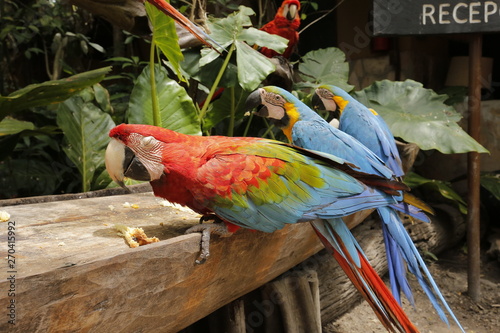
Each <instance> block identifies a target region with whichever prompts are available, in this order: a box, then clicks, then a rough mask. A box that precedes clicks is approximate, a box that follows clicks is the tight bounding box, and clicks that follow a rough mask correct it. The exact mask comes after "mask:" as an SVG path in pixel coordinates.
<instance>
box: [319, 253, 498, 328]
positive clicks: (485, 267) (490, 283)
mask: <svg viewBox="0 0 500 333" xmlns="http://www.w3.org/2000/svg"><path fill="white" fill-rule="evenodd" d="M428 266H429V269H430V271H431V273H432V275H433V277H434V279H435V280H436V282H437V284H438V285H439V286H440V289H441V291H442V293H443V295H444V296H445V298H446V300H447V301H448V304H449V305H450V307H451V308H452V310H453V312H454V313H455V315H456V316H457V318H458V320H459V321H460V323H461V324H462V326H463V327H464V329H465V331H466V332H468V333H494V332H500V262H499V261H497V260H493V259H491V258H489V257H487V256H486V255H485V254H484V253H482V256H481V299H480V301H479V302H474V301H472V300H471V299H470V298H469V297H468V296H467V255H466V254H465V253H464V251H463V249H462V248H455V249H452V250H449V251H446V252H444V253H442V254H440V255H439V260H438V261H436V262H434V263H432V264H429V265H428ZM411 284H412V287H413V290H418V291H415V292H414V293H415V294H416V295H415V301H416V309H413V308H412V307H411V305H409V303H408V302H406V304H405V305H404V308H405V310H406V311H407V313H408V316H409V317H410V319H411V320H412V321H413V323H414V324H416V326H417V327H418V328H419V330H420V332H422V333H424V332H426V333H441V332H450V333H455V332H461V331H460V329H459V328H458V327H457V326H456V325H455V324H453V323H451V326H450V327H448V326H447V325H446V324H445V323H443V322H442V321H441V320H440V319H439V317H438V316H437V314H436V312H435V311H434V308H433V307H432V306H431V305H430V303H429V302H428V300H427V297H426V296H425V294H423V292H421V291H420V288H417V285H418V282H416V280H415V279H413V280H412V281H411ZM324 332H325V333H350V332H363V333H371V332H376V333H378V332H380V333H382V332H387V331H386V330H385V328H384V327H383V326H382V325H381V324H380V322H379V321H378V319H377V317H376V316H375V314H374V313H373V311H372V310H371V308H370V306H369V305H368V304H367V303H366V302H362V303H360V304H359V305H358V306H357V307H355V308H354V309H353V310H352V311H351V312H349V313H347V314H346V315H344V316H342V317H341V318H340V319H338V320H336V321H335V322H332V323H330V324H328V325H327V326H326V327H325V330H324Z"/></svg>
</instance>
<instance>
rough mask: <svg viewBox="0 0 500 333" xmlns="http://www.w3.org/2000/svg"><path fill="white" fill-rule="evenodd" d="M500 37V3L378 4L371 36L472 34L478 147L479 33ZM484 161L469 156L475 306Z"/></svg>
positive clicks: (472, 103) (425, 0)
mask: <svg viewBox="0 0 500 333" xmlns="http://www.w3.org/2000/svg"><path fill="white" fill-rule="evenodd" d="M493 31H500V0H487V1H484V0H482V1H474V2H464V1H460V0H421V1H415V0H413V1H412V0H374V2H373V34H374V35H375V36H390V35H428V34H452V33H473V34H471V39H470V41H469V103H468V110H469V122H468V127H469V134H470V136H471V137H472V138H474V139H475V140H477V141H479V133H480V127H481V56H482V55H481V54H482V35H481V32H493ZM480 171H481V168H480V158H479V153H477V152H470V153H468V160H467V180H468V181H467V184H468V190H469V193H468V200H467V203H468V214H467V248H468V258H467V264H468V267H467V290H468V294H469V296H470V297H471V299H473V300H474V301H478V300H479V298H480V295H481V287H480V270H481V267H480V232H479V231H480V221H479V219H480V214H479V209H480V201H479V199H480V197H479V192H480V186H481V185H480Z"/></svg>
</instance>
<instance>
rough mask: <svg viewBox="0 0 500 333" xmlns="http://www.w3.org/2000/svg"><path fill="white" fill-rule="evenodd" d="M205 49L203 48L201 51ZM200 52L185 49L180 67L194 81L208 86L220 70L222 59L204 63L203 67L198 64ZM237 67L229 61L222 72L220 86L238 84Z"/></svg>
mask: <svg viewBox="0 0 500 333" xmlns="http://www.w3.org/2000/svg"><path fill="white" fill-rule="evenodd" d="M204 50H207V49H203V50H202V51H204ZM200 57H201V55H200V53H199V52H197V51H192V50H187V51H186V52H184V61H183V62H182V63H181V66H182V68H183V69H184V70H185V71H186V72H187V74H188V75H189V76H190V77H191V78H192V79H195V80H196V81H198V82H200V83H201V84H202V85H204V86H205V87H210V86H211V85H212V84H213V83H214V78H215V77H216V76H217V74H218V73H219V71H220V68H221V67H222V64H223V63H224V59H222V58H217V59H215V60H214V61H212V62H210V63H208V64H206V65H205V66H203V67H200V66H199V62H200ZM237 76H238V69H237V68H236V65H235V64H233V63H231V62H230V63H229V64H228V66H227V68H226V70H225V71H224V74H223V75H222V79H221V83H220V84H219V86H221V87H233V86H235V85H237V84H238V79H237Z"/></svg>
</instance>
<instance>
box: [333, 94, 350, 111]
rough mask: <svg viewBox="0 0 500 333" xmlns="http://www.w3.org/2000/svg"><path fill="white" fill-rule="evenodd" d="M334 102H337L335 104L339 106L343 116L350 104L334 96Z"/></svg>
mask: <svg viewBox="0 0 500 333" xmlns="http://www.w3.org/2000/svg"><path fill="white" fill-rule="evenodd" d="M333 100H334V101H335V104H337V106H338V108H339V113H340V114H342V111H344V109H345V107H346V106H347V104H349V101H346V100H345V99H343V98H342V97H340V96H333Z"/></svg>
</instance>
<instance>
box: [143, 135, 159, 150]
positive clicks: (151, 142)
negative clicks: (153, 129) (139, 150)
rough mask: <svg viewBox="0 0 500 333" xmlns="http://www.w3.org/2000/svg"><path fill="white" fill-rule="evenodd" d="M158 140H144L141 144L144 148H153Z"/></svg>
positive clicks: (152, 138)
mask: <svg viewBox="0 0 500 333" xmlns="http://www.w3.org/2000/svg"><path fill="white" fill-rule="evenodd" d="M155 141H156V139H155V138H154V137H152V136H146V137H144V138H142V140H141V144H142V146H143V147H144V148H151V147H152V146H153V145H154V144H155Z"/></svg>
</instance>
